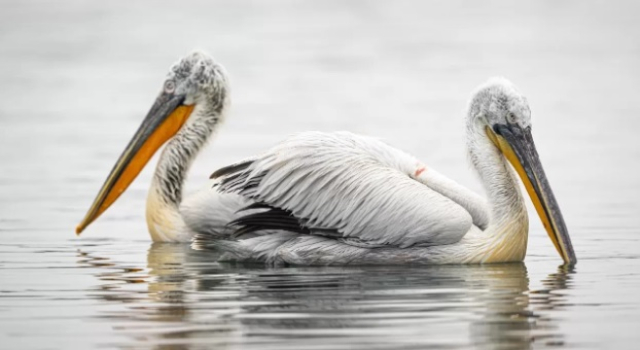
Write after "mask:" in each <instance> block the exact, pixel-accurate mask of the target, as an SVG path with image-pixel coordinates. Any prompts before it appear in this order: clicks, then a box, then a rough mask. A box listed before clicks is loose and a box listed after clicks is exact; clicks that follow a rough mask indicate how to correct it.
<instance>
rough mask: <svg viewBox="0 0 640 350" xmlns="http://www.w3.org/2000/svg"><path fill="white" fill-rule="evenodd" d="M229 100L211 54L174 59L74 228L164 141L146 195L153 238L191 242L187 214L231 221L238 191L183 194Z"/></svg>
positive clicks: (100, 208) (209, 221)
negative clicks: (188, 179)
mask: <svg viewBox="0 0 640 350" xmlns="http://www.w3.org/2000/svg"><path fill="white" fill-rule="evenodd" d="M228 101H229V91H228V84H227V77H226V73H225V71H224V69H223V68H222V66H220V65H218V64H217V63H216V62H214V61H213V59H211V58H210V57H209V56H207V55H206V54H203V53H200V52H194V53H192V54H190V55H187V56H186V57H184V58H182V59H181V60H180V61H178V62H177V63H176V64H174V65H173V66H172V67H171V69H170V71H169V73H168V75H167V77H166V79H165V82H164V86H163V89H162V91H161V92H160V94H159V96H158V97H157V99H156V101H155V103H154V104H153V106H152V107H151V109H150V110H149V113H148V114H147V116H146V118H145V119H144V120H143V122H142V125H140V127H139V129H138V131H137V132H136V133H135V135H134V136H133V138H132V139H131V141H130V142H129V145H128V146H127V148H126V149H125V150H124V152H123V153H122V155H121V156H120V158H119V159H118V161H117V162H116V164H115V165H114V167H113V169H112V170H111V173H110V174H109V176H108V177H107V180H106V181H105V183H104V185H103V186H102V188H101V189H100V192H99V193H98V195H97V197H96V199H95V200H94V202H93V204H92V205H91V207H90V208H89V211H88V212H87V214H86V216H85V217H84V219H83V220H82V222H81V223H80V224H79V225H78V226H77V227H76V233H77V234H80V233H81V232H82V231H83V230H84V229H85V228H86V227H87V226H88V225H89V224H90V223H91V222H93V221H94V220H95V219H96V218H97V217H98V216H100V214H102V213H103V212H104V211H105V210H107V209H108V208H109V206H111V204H113V203H114V202H115V201H116V200H117V199H118V197H119V196H120V195H121V194H122V193H123V192H124V191H125V190H126V189H127V187H128V186H129V185H130V184H131V182H132V181H133V180H134V179H135V178H136V176H138V174H139V173H140V171H141V170H142V169H143V168H144V166H145V165H146V164H147V162H148V161H149V159H150V158H151V157H152V156H153V155H154V153H155V152H156V151H157V150H158V149H159V148H160V147H161V146H162V145H163V144H164V143H165V142H166V143H167V145H166V147H165V148H164V150H163V152H162V155H161V157H160V160H159V162H158V165H157V167H156V171H155V174H154V176H153V180H152V182H151V189H150V190H149V195H148V198H147V210H146V217H147V226H148V229H149V233H150V234H151V238H152V239H153V240H154V241H156V242H189V241H190V240H191V237H192V236H193V235H194V233H195V232H196V231H194V230H193V228H192V227H191V226H189V225H188V224H187V223H186V221H187V220H186V219H185V217H189V216H192V220H191V222H195V226H194V227H195V228H196V229H208V227H210V226H220V225H224V224H226V223H227V222H229V221H230V220H231V219H232V218H233V214H234V212H235V211H236V210H237V209H238V208H240V207H241V206H242V205H243V204H244V203H245V201H244V199H243V198H241V197H240V196H237V195H224V194H219V193H216V192H214V191H201V192H198V193H196V194H194V195H192V196H190V197H188V198H187V199H185V201H183V200H182V197H183V193H182V190H183V184H184V180H185V177H186V174H187V171H188V170H189V167H190V166H191V163H192V161H193V159H194V158H195V157H196V155H197V153H198V152H199V150H200V149H201V148H202V147H203V146H204V145H205V143H206V141H207V140H208V139H209V137H210V136H211V134H212V133H213V132H214V131H215V130H216V128H217V127H218V126H219V125H220V123H221V122H222V121H223V119H224V115H225V110H226V108H227V105H228ZM200 214H202V215H200ZM200 219H202V220H200Z"/></svg>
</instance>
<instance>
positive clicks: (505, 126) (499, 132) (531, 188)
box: [467, 78, 577, 264]
mask: <svg viewBox="0 0 640 350" xmlns="http://www.w3.org/2000/svg"><path fill="white" fill-rule="evenodd" d="M468 118H469V119H468V123H467V127H468V129H469V130H468V131H469V132H471V133H472V134H474V135H476V137H470V138H469V139H470V140H471V142H472V144H470V145H469V148H470V149H473V148H474V147H482V146H480V145H478V143H483V144H486V145H488V146H487V147H493V148H494V149H495V150H496V151H497V152H498V153H499V154H501V155H502V156H504V158H506V159H507V160H508V161H509V163H510V164H511V165H512V166H513V168H514V169H515V170H516V173H517V174H518V175H519V177H520V179H521V180H522V182H523V183H524V186H525V188H526V190H527V193H528V194H529V197H530V198H531V201H532V202H533V204H534V206H535V208H536V211H537V212H538V215H539V216H540V219H541V220H542V223H543V225H544V227H545V229H546V231H547V233H548V235H549V238H551V241H552V242H553V244H554V246H555V247H556V250H557V251H558V253H559V254H560V256H561V257H562V259H563V260H564V261H565V263H567V264H575V263H576V262H577V259H576V255H575V253H574V251H573V246H572V244H571V239H570V238H569V233H568V231H567V227H566V225H565V223H564V219H563V217H562V213H561V212H560V208H559V207H558V203H557V202H556V199H555V196H554V195H553V192H552V191H551V187H550V186H549V182H548V181H547V177H546V175H545V173H544V170H543V168H542V164H541V163H540V159H539V157H538V152H537V151H536V147H535V144H534V142H533V137H532V135H531V110H530V109H529V104H528V103H527V100H526V98H525V97H524V96H522V95H521V94H520V93H519V92H518V90H517V89H516V88H515V86H514V85H513V84H512V83H511V82H509V81H508V80H506V79H503V78H493V79H491V80H489V81H488V82H487V83H486V84H485V85H483V86H481V87H480V88H479V89H478V90H477V91H476V93H475V94H474V96H473V98H472V100H471V104H470V108H469V115H468ZM472 161H474V163H476V166H478V163H480V162H481V161H482V160H480V159H473V156H472Z"/></svg>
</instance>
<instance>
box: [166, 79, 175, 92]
mask: <svg viewBox="0 0 640 350" xmlns="http://www.w3.org/2000/svg"><path fill="white" fill-rule="evenodd" d="M175 90H176V83H175V82H174V81H173V80H167V81H166V82H165V83H164V92H166V93H168V94H172V93H173V92H174V91H175Z"/></svg>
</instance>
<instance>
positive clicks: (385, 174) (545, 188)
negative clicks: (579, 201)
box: [192, 78, 577, 265]
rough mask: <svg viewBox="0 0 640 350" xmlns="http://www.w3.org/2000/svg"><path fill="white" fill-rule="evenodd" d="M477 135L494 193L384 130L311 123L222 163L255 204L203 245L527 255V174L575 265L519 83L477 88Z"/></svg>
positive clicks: (479, 165) (243, 251)
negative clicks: (326, 129)
mask: <svg viewBox="0 0 640 350" xmlns="http://www.w3.org/2000/svg"><path fill="white" fill-rule="evenodd" d="M466 138H467V150H468V154H469V158H470V160H471V163H472V165H473V168H474V169H475V171H476V172H477V174H478V175H479V177H480V180H481V181H482V183H483V185H484V188H485V191H486V193H487V197H488V201H485V200H484V199H483V198H481V197H480V196H478V195H477V194H475V193H473V192H472V191H470V190H468V189H466V188H465V187H463V186H461V185H459V184H457V183H456V182H454V181H452V180H450V179H448V178H447V177H445V176H443V175H441V174H440V173H438V172H437V171H436V170H434V169H432V168H430V167H429V166H427V165H426V164H424V163H422V162H421V161H419V160H418V159H416V158H415V157H413V156H411V155H409V154H407V153H405V152H403V151H400V150H398V149H396V148H393V147H391V146H389V145H387V144H385V143H384V142H382V141H380V140H378V139H375V138H371V137H366V136H359V135H355V134H352V133H348V132H337V133H320V132H307V133H302V134H298V135H296V136H293V137H291V138H289V139H288V140H286V141H284V142H282V143H280V144H278V145H276V146H275V147H273V148H272V149H270V150H268V151H267V152H265V153H264V154H262V155H260V156H258V157H255V158H252V159H249V160H246V161H244V162H240V163H237V164H233V165H231V166H229V167H225V168H222V169H220V170H218V171H216V172H215V173H214V174H213V175H212V178H213V179H214V181H215V185H214V186H215V188H216V191H217V192H218V193H221V194H236V195H239V196H241V197H243V198H244V199H246V200H247V202H250V203H251V204H250V205H248V206H246V207H244V208H243V209H242V210H241V213H242V215H240V216H239V217H237V218H236V219H234V220H232V221H231V222H229V223H228V225H227V228H228V229H227V230H218V231H215V230H214V231H202V232H198V235H197V236H196V238H195V240H194V243H193V245H192V246H193V247H194V248H196V249H208V248H211V247H214V248H216V249H222V250H223V251H225V255H224V259H228V260H247V261H261V262H266V263H271V264H294V265H366V264H476V263H500V262H519V261H523V260H524V258H525V254H526V250H527V238H528V231H529V221H528V215H527V209H526V206H525V202H524V199H523V196H522V194H521V192H520V188H519V183H518V180H517V178H516V174H517V175H518V176H519V177H520V179H521V180H522V182H523V184H524V187H525V188H526V191H527V193H528V194H529V197H530V198H531V200H532V202H533V204H534V206H535V209H536V211H537V212H538V215H539V216H540V219H541V220H542V223H543V225H544V227H545V229H546V231H547V233H548V235H549V238H550V239H551V241H552V242H553V245H554V246H555V248H556V250H557V251H558V253H559V254H560V256H561V257H562V259H563V260H564V262H565V263H566V264H569V265H572V264H575V263H576V262H577V260H576V256H575V253H574V250H573V246H572V244H571V240H570V238H569V234H568V231H567V227H566V225H565V223H564V219H563V217H562V214H561V212H560V208H559V207H558V204H557V202H556V199H555V197H554V195H553V192H552V191H551V187H550V186H549V183H548V181H547V178H546V176H545V173H544V171H543V168H542V165H541V163H540V160H539V157H538V153H537V151H536V148H535V145H534V142H533V138H532V135H531V112H530V109H529V105H528V103H527V100H526V99H525V97H524V96H523V95H521V94H520V93H519V92H518V90H517V89H516V87H515V86H514V85H513V84H512V83H511V82H509V81H508V80H506V79H504V78H493V79H491V80H489V81H488V82H487V83H486V84H484V85H483V86H481V87H479V88H478V89H477V91H476V92H475V94H474V95H473V97H472V98H471V102H470V104H469V108H468V113H467V117H466ZM509 164H511V166H512V167H513V169H514V170H515V173H514V170H513V169H511V167H510V166H509Z"/></svg>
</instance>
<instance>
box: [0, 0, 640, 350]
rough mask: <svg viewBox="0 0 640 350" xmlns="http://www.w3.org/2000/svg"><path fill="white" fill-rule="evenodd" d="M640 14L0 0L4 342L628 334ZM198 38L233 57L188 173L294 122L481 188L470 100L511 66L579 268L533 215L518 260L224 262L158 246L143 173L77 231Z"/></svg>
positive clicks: (635, 238) (491, 343) (209, 167)
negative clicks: (227, 86)
mask: <svg viewBox="0 0 640 350" xmlns="http://www.w3.org/2000/svg"><path fill="white" fill-rule="evenodd" d="M639 9H640V6H638V5H637V4H636V3H635V2H633V1H621V2H604V1H602V2H599V1H563V2H552V1H546V2H542V1H535V2H533V1H532V2H519V4H518V5H517V7H514V5H512V4H511V2H509V1H490V2H473V3H472V2H462V1H447V2H444V1H443V2H403V1H399V2H398V1H395V2H384V1H380V2H364V1H360V2H358V1H351V2H342V1H334V2H332V1H322V2H310V1H309V2H299V1H290V2H274V1H270V2H268V3H267V2H246V1H225V2H211V1H181V2H175V4H169V3H164V4H161V3H156V2H151V1H127V2H117V3H115V2H114V3H113V4H110V3H107V2H93V3H89V2H86V1H71V0H66V1H56V2H55V3H54V2H47V1H42V2H35V1H22V0H21V1H3V3H2V10H0V142H1V144H0V146H1V147H0V164H2V165H1V167H0V347H1V348H7V349H16V348H25V349H54V348H66V349H68V348H83V349H89V348H100V349H103V348H119V349H139V348H140V349H148V348H157V349H198V348H211V347H215V348H221V349H347V348H348V349H424V348H429V347H432V348H438V349H447V348H452V349H459V348H499V349H503V348H504V349H520V348H574V349H591V348H593V349H596V348H600V349H622V348H630V349H633V348H636V347H637V343H638V342H639V341H640V333H639V332H638V329H640V328H639V327H640V297H639V295H640V218H639V216H638V213H640V203H639V198H640V186H639V185H640V184H639V183H638V175H637V172H638V170H639V168H638V161H640V140H638V137H637V130H638V127H640V121H639V120H640V119H639V118H640V117H639V116H640V107H639V105H638V104H637V103H635V101H636V100H637V99H638V91H640V21H638V20H637V14H638V10H639ZM194 48H201V49H204V50H206V51H208V52H209V53H211V54H212V55H214V56H215V57H216V59H217V60H218V61H220V62H222V63H223V64H224V65H225V66H226V67H227V70H228V71H229V73H230V76H231V79H232V88H233V91H232V94H233V107H232V111H231V113H230V115H229V118H228V122H227V123H226V124H225V125H224V127H223V130H221V132H220V134H219V136H218V137H217V138H216V139H215V141H214V142H212V144H211V145H210V147H209V148H208V149H207V150H206V151H205V152H204V153H203V154H202V155H201V156H200V158H199V159H198V161H197V162H196V164H195V166H194V169H193V171H192V176H191V178H190V181H189V186H188V188H189V189H190V190H196V189H198V188H199V187H200V186H202V185H203V184H204V183H205V180H206V178H207V177H208V175H209V174H210V173H211V172H212V171H213V170H215V169H216V168H217V167H219V166H222V165H226V164H227V163H229V162H233V161H235V160H237V159H239V158H242V157H246V156H248V155H250V154H253V153H256V152H259V151H260V150H262V149H264V148H265V147H268V146H269V145H272V144H273V143H275V142H277V141H278V140H280V139H282V138H283V137H285V136H287V135H289V134H291V133H293V132H296V131H302V130H351V131H355V132H359V133H364V134H370V135H376V136H379V137H381V138H383V139H385V140H387V141H388V142H389V143H391V144H393V145H397V146H399V147H401V148H403V149H405V150H406V151H409V152H411V153H413V154H415V155H416V156H418V157H419V158H421V159H423V160H424V161H425V162H426V163H427V164H429V165H430V166H432V167H434V168H436V169H438V170H439V171H440V172H442V173H445V174H448V175H450V176H451V177H452V178H454V179H456V180H457V181H459V182H461V183H463V184H465V185H467V186H469V187H470V188H473V189H475V190H478V191H480V190H481V188H480V185H479V184H478V183H477V181H476V179H475V178H474V176H473V174H472V172H471V171H470V169H469V166H468V165H467V163H466V161H465V151H464V139H463V132H462V130H463V129H462V128H463V115H464V110H465V104H466V101H467V98H468V97H469V95H470V92H471V91H472V90H473V89H474V87H475V86H477V85H478V84H480V83H482V82H483V81H484V80H486V79H487V78H488V77H490V76H494V75H503V76H506V77H508V78H509V79H511V80H512V81H514V82H515V83H516V84H517V85H518V86H519V87H520V89H521V90H522V91H523V92H524V93H525V94H526V95H527V96H528V98H529V102H530V104H531V106H532V110H533V118H534V136H535V138H536V140H537V144H538V148H539V152H540V154H541V157H542V162H543V164H544V165H545V168H546V170H547V174H548V177H549V180H550V182H551V185H552V187H553V189H554V191H555V193H556V196H557V197H558V200H559V203H560V206H561V207H562V209H563V213H564V215H565V219H566V221H567V224H568V226H569V229H570V232H571V235H572V238H573V242H574V245H575V248H576V252H577V255H578V258H579V264H578V265H577V266H576V267H575V268H574V269H572V270H567V269H563V268H560V267H558V265H559V263H560V259H559V257H558V256H557V254H556V253H555V251H554V249H553V247H552V245H551V243H550V242H549V240H548V239H547V238H546V234H545V233H544V231H543V229H542V227H541V225H540V223H539V222H538V220H537V219H536V218H535V216H532V227H531V234H530V244H529V252H528V256H527V259H526V261H525V263H524V264H507V265H495V266H446V267H430V268H426V267H420V268H417V267H393V268H391V267H378V268H369V267H367V268H360V267H349V268H284V269H272V268H264V267H261V266H236V265H228V264H227V265H223V264H217V263H215V262H213V261H214V260H215V257H213V256H211V255H210V254H202V253H199V252H194V251H191V250H190V249H189V248H188V247H187V246H182V245H152V244H150V242H149V238H148V235H147V233H146V227H145V221H144V201H145V199H146V189H147V186H148V184H149V179H150V176H151V173H152V167H150V168H149V169H147V170H146V171H144V172H143V173H142V175H141V176H140V177H139V179H138V181H137V182H136V183H134V184H133V185H132V187H131V188H130V190H129V191H128V192H127V193H126V194H125V195H123V196H122V197H121V199H120V201H119V202H118V203H116V205H115V206H114V207H112V208H111V209H110V211H109V212H107V213H106V214H105V215H103V216H102V217H101V218H100V219H99V220H98V221H97V222H96V223H94V224H93V225H92V226H91V227H90V228H89V229H88V230H87V231H86V233H84V234H83V236H82V237H80V238H76V237H75V236H74V234H73V228H74V227H75V225H76V224H77V222H78V221H79V220H80V219H81V218H82V216H83V215H84V212H85V211H86V209H87V208H88V205H89V204H90V202H91V201H92V199H93V197H94V195H95V194H96V191H97V190H98V188H99V186H100V185H101V184H102V181H103V180H104V178H105V176H106V175H107V173H108V171H109V170H110V169H111V166H112V165H113V162H114V161H115V159H116V158H117V156H118V155H119V153H120V152H121V151H122V149H123V148H124V146H125V145H126V143H127V141H128V138H129V137H131V135H132V134H133V132H134V131H135V129H136V127H137V125H138V123H139V122H140V120H141V119H142V117H143V116H144V114H145V113H146V111H147V110H148V108H149V106H150V104H151V102H152V101H153V99H154V96H155V94H156V93H157V91H158V90H159V88H160V86H161V83H162V80H163V76H164V73H165V72H166V70H167V68H168V67H169V65H170V64H171V63H172V62H173V61H175V60H176V59H177V58H178V57H179V56H181V55H183V54H185V53H187V52H189V51H190V50H192V49H194ZM531 213H532V215H535V214H533V211H532V212H531Z"/></svg>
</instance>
